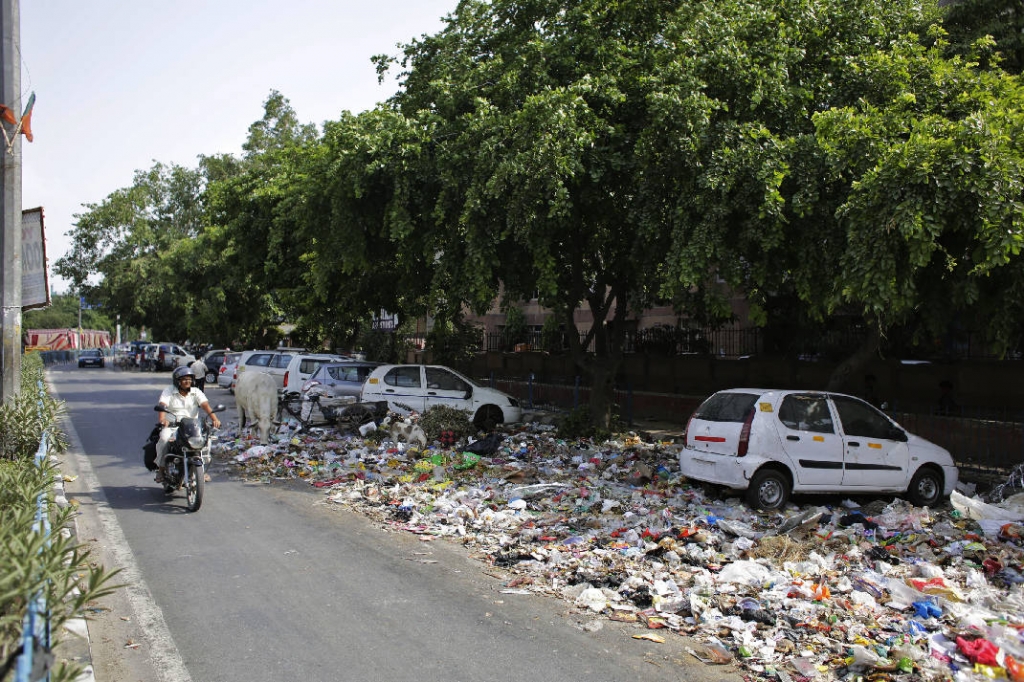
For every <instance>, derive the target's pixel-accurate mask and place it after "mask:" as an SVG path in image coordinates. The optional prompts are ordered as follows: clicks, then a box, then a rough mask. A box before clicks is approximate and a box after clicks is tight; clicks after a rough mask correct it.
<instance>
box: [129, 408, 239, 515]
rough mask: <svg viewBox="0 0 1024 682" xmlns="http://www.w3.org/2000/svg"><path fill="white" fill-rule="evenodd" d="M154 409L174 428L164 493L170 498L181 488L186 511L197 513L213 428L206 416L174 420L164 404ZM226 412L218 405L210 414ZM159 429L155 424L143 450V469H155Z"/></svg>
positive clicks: (165, 468) (208, 463) (201, 495)
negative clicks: (162, 414)
mask: <svg viewBox="0 0 1024 682" xmlns="http://www.w3.org/2000/svg"><path fill="white" fill-rule="evenodd" d="M153 409H154V410H156V411H157V412H167V414H168V417H170V426H171V428H173V429H175V432H174V434H173V435H172V436H171V440H170V443H169V444H168V448H167V456H166V457H164V481H163V486H164V492H165V493H167V494H168V495H170V494H171V493H173V492H174V491H176V490H180V489H181V488H184V489H185V502H186V506H187V507H188V510H189V511H192V512H194V511H199V507H200V506H202V504H203V489H204V485H205V483H206V468H207V467H208V466H209V465H210V446H211V445H212V442H213V440H214V439H215V438H216V436H215V435H214V434H213V429H211V428H210V427H209V425H208V424H207V423H206V419H205V415H204V416H203V417H200V418H196V419H192V418H190V417H186V418H184V419H177V418H175V417H174V415H173V414H171V413H170V412H168V411H167V408H166V407H165V406H164V405H157V406H156V407H154V408H153ZM226 409H227V408H226V407H225V406H224V405H217V407H215V408H214V409H213V411H214V412H223V411H224V410H226ZM161 428H162V427H161V426H160V425H159V424H158V425H157V428H155V429H154V430H153V433H152V434H150V439H149V442H148V443H147V444H146V446H145V447H144V448H143V449H144V450H145V451H146V457H145V461H146V466H147V468H149V469H151V470H152V469H155V468H156V440H157V439H158V438H159V437H160V430H161Z"/></svg>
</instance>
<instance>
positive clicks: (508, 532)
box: [219, 422, 1024, 682]
mask: <svg viewBox="0 0 1024 682" xmlns="http://www.w3.org/2000/svg"><path fill="white" fill-rule="evenodd" d="M293 426H294V425H293ZM496 433H497V435H496V436H494V437H491V438H487V439H481V440H479V441H475V442H472V443H470V442H467V441H465V440H460V441H458V442H451V441H450V439H447V438H440V439H437V440H435V441H434V442H432V443H430V444H428V446H426V447H419V446H418V445H417V446H410V445H409V444H408V443H403V442H394V441H391V440H390V439H385V440H383V441H382V442H380V443H376V442H373V441H371V440H367V439H364V438H363V437H360V436H357V435H344V434H341V433H339V432H336V431H334V430H332V429H329V428H325V429H314V430H312V431H310V432H307V433H304V434H298V433H297V432H295V431H293V430H290V429H289V428H288V425H287V424H286V425H285V427H284V428H282V429H281V431H280V432H279V434H278V435H277V436H276V437H275V438H273V439H272V440H271V443H270V444H269V445H267V446H260V445H258V444H256V442H255V441H254V440H253V439H252V438H251V437H249V436H244V437H243V436H238V435H237V434H231V433H230V432H229V430H227V429H226V430H225V432H223V433H222V436H223V437H224V440H223V441H222V450H221V452H220V453H219V457H220V458H221V459H227V460H229V461H232V462H234V463H236V464H237V466H238V468H239V470H240V471H241V473H242V475H243V476H244V477H247V478H251V479H260V480H263V481H266V482H268V483H269V482H272V481H274V480H276V479H290V478H299V479H303V480H305V481H308V482H309V483H310V484H311V485H313V486H316V487H317V488H320V489H322V490H323V492H324V495H325V498H326V500H328V501H329V502H330V503H331V504H335V505H339V506H341V507H344V508H346V509H350V510H353V511H356V512H358V513H362V514H365V515H368V516H369V517H371V518H373V519H375V520H376V521H377V522H379V523H380V524H381V525H382V526H383V527H384V528H387V529H391V530H396V531H408V532H412V533H417V534H421V535H425V536H436V537H448V538H453V539H456V540H457V541H459V542H461V543H462V544H464V545H465V546H466V547H467V548H469V549H470V550H471V551H472V552H473V553H474V555H475V556H477V557H479V558H481V559H482V560H484V561H485V562H487V563H488V564H489V565H490V566H492V567H499V568H501V569H502V570H503V572H504V574H505V576H506V578H505V585H504V589H502V592H503V593H505V594H508V595H514V594H517V593H521V592H536V593H543V594H548V595H551V596H555V597H557V598H560V599H564V600H566V601H568V602H570V603H571V604H572V605H574V608H575V613H576V617H577V619H578V620H579V621H581V627H586V628H587V629H593V628H599V627H600V626H601V623H602V622H603V621H604V620H605V619H609V620H615V621H620V622H626V623H632V624H635V628H636V634H635V635H634V638H635V639H636V640H637V642H636V645H637V646H657V643H658V642H659V641H665V640H666V639H667V638H669V637H679V636H681V637H684V638H685V640H684V641H685V642H686V646H687V647H688V650H689V651H690V653H691V654H692V655H693V656H694V657H695V658H696V659H699V660H700V661H703V662H704V663H706V664H708V665H729V666H736V667H737V668H739V670H740V672H741V673H742V674H743V675H744V676H745V677H746V679H762V680H780V681H782V682H790V681H791V680H792V681H795V682H802V681H803V680H811V679H822V680H825V679H857V680H860V679H867V680H880V679H906V680H911V679H957V680H968V679H978V680H980V679H983V678H1010V679H1013V680H1015V681H1016V682H1021V680H1024V668H1022V667H1021V666H1024V637H1022V633H1024V587H1022V585H1024V550H1022V546H1024V500H1021V499H1020V498H1019V497H1011V498H1009V500H1007V501H1006V502H1002V503H999V504H984V503H982V502H980V501H978V500H976V499H973V498H971V497H969V496H965V495H962V494H960V493H959V492H954V493H953V496H952V499H951V501H946V500H943V501H942V502H941V503H940V504H938V505H936V506H934V507H932V508H926V507H917V506H914V505H912V504H910V503H909V502H906V501H904V500H903V499H896V500H895V501H890V499H891V498H885V499H882V500H879V499H874V500H872V501H870V502H868V503H866V504H864V505H863V506H862V505H860V504H858V503H857V502H855V501H852V500H850V499H843V500H842V501H841V502H840V503H837V504H834V506H819V504H817V503H819V502H821V501H822V500H820V499H815V498H809V499H806V500H805V499H802V498H801V499H800V502H802V503H805V505H804V506H799V507H797V506H794V505H793V504H792V503H790V504H788V505H787V506H786V507H785V508H783V509H779V510H773V511H769V512H756V511H754V510H752V509H751V508H750V507H748V506H747V505H745V504H743V503H742V502H741V501H740V499H739V496H737V495H736V494H735V493H729V492H727V491H726V492H724V493H723V494H722V495H716V494H711V493H709V492H708V491H707V490H706V489H705V487H703V486H700V485H697V484H695V483H692V482H690V481H688V480H687V479H686V478H685V477H683V476H682V475H681V473H680V470H679V464H678V455H679V450H680V447H679V446H678V445H676V444H674V443H671V442H657V441H653V440H652V439H645V438H641V437H640V436H638V435H635V434H629V435H628V436H624V437H621V438H620V439H618V440H612V441H607V442H593V441H590V440H586V439H577V440H566V439H561V438H559V437H557V436H556V432H555V429H554V427H553V426H550V425H545V424H540V423H536V422H533V423H527V424H525V425H518V426H516V427H509V426H504V427H501V429H499V430H498V431H497V432H496ZM442 442H444V444H442ZM960 488H961V489H963V490H965V491H967V490H968V488H967V487H966V486H965V484H963V483H962V482H961V483H960ZM828 499H830V500H831V499H832V498H828ZM837 499H841V498H837ZM510 598H511V597H510Z"/></svg>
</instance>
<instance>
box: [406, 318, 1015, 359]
mask: <svg viewBox="0 0 1024 682" xmlns="http://www.w3.org/2000/svg"><path fill="white" fill-rule="evenodd" d="M569 333H570V332H564V331H551V330H547V331H543V330H529V331H519V332H510V331H495V332H484V333H482V335H481V338H480V343H479V345H478V346H477V348H476V350H478V351H479V352H499V353H518V352H544V353H549V354H551V355H562V354H566V353H568V352H569V348H570V344H569V337H568V334H569ZM578 333H579V342H580V344H585V345H584V350H585V352H588V353H593V352H594V342H593V341H592V340H591V341H589V342H588V341H587V339H586V336H587V332H586V330H582V331H579V332H578ZM864 335H865V330H864V329H861V328H858V327H848V328H845V329H836V330H827V331H822V332H819V333H815V334H808V333H806V332H801V331H799V330H791V329H785V328H773V327H765V328H761V327H724V328H715V327H667V326H659V327H649V328H646V329H637V330H628V331H627V332H626V333H625V339H624V341H623V351H624V352H626V353H637V354H641V353H642V354H647V355H653V356H673V355H708V356H710V355H714V356H718V357H723V358H742V357H747V356H753V355H764V354H769V355H778V356H787V357H798V358H801V359H804V360H828V359H832V360H835V359H837V358H844V357H847V356H849V355H850V354H851V353H853V352H854V351H855V350H856V349H857V348H858V347H859V346H860V345H861V343H862V342H863V340H864ZM395 341H396V342H398V343H404V344H406V346H407V347H410V348H417V349H419V350H423V349H425V348H427V347H428V346H429V343H428V339H427V335H426V334H423V333H417V334H400V335H398V336H396V338H395ZM882 351H883V352H884V353H885V355H887V356H889V357H900V358H905V359H931V360H955V359H959V360H994V359H1002V360H1020V359H1024V353H1022V352H1020V351H1018V350H1017V349H1011V350H1010V351H1009V352H1007V353H1006V354H1005V355H999V354H998V353H996V352H995V350H994V349H993V347H992V346H991V345H990V344H988V343H986V342H984V340H983V337H982V335H981V334H980V333H977V332H964V333H962V334H959V335H957V336H956V338H955V339H938V340H935V341H934V342H933V343H931V344H929V345H926V346H921V345H915V344H913V343H911V342H909V341H906V340H901V339H899V338H896V337H895V335H893V337H892V338H889V337H887V338H886V339H883V341H882Z"/></svg>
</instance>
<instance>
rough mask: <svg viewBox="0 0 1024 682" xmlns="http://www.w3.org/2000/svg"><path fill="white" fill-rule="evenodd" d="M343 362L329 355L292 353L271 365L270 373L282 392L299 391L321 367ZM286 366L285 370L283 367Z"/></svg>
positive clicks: (338, 357)
mask: <svg viewBox="0 0 1024 682" xmlns="http://www.w3.org/2000/svg"><path fill="white" fill-rule="evenodd" d="M340 360H343V358H342V357H341V356H339V355H332V354H329V353H290V354H287V355H283V356H282V357H280V358H275V360H274V361H273V362H271V363H270V373H271V374H272V375H273V376H274V380H275V381H277V388H278V390H281V391H287V390H292V391H298V390H300V389H301V388H302V384H304V383H305V382H306V380H307V379H309V378H310V377H311V376H313V372H315V371H316V370H317V368H319V367H320V366H321V365H326V364H327V363H329V362H338V361H340ZM282 365H283V366H284V367H283V369H282V367H281V366H282Z"/></svg>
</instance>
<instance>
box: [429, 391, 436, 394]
mask: <svg viewBox="0 0 1024 682" xmlns="http://www.w3.org/2000/svg"><path fill="white" fill-rule="evenodd" d="M427 395H437V391H427Z"/></svg>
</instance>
